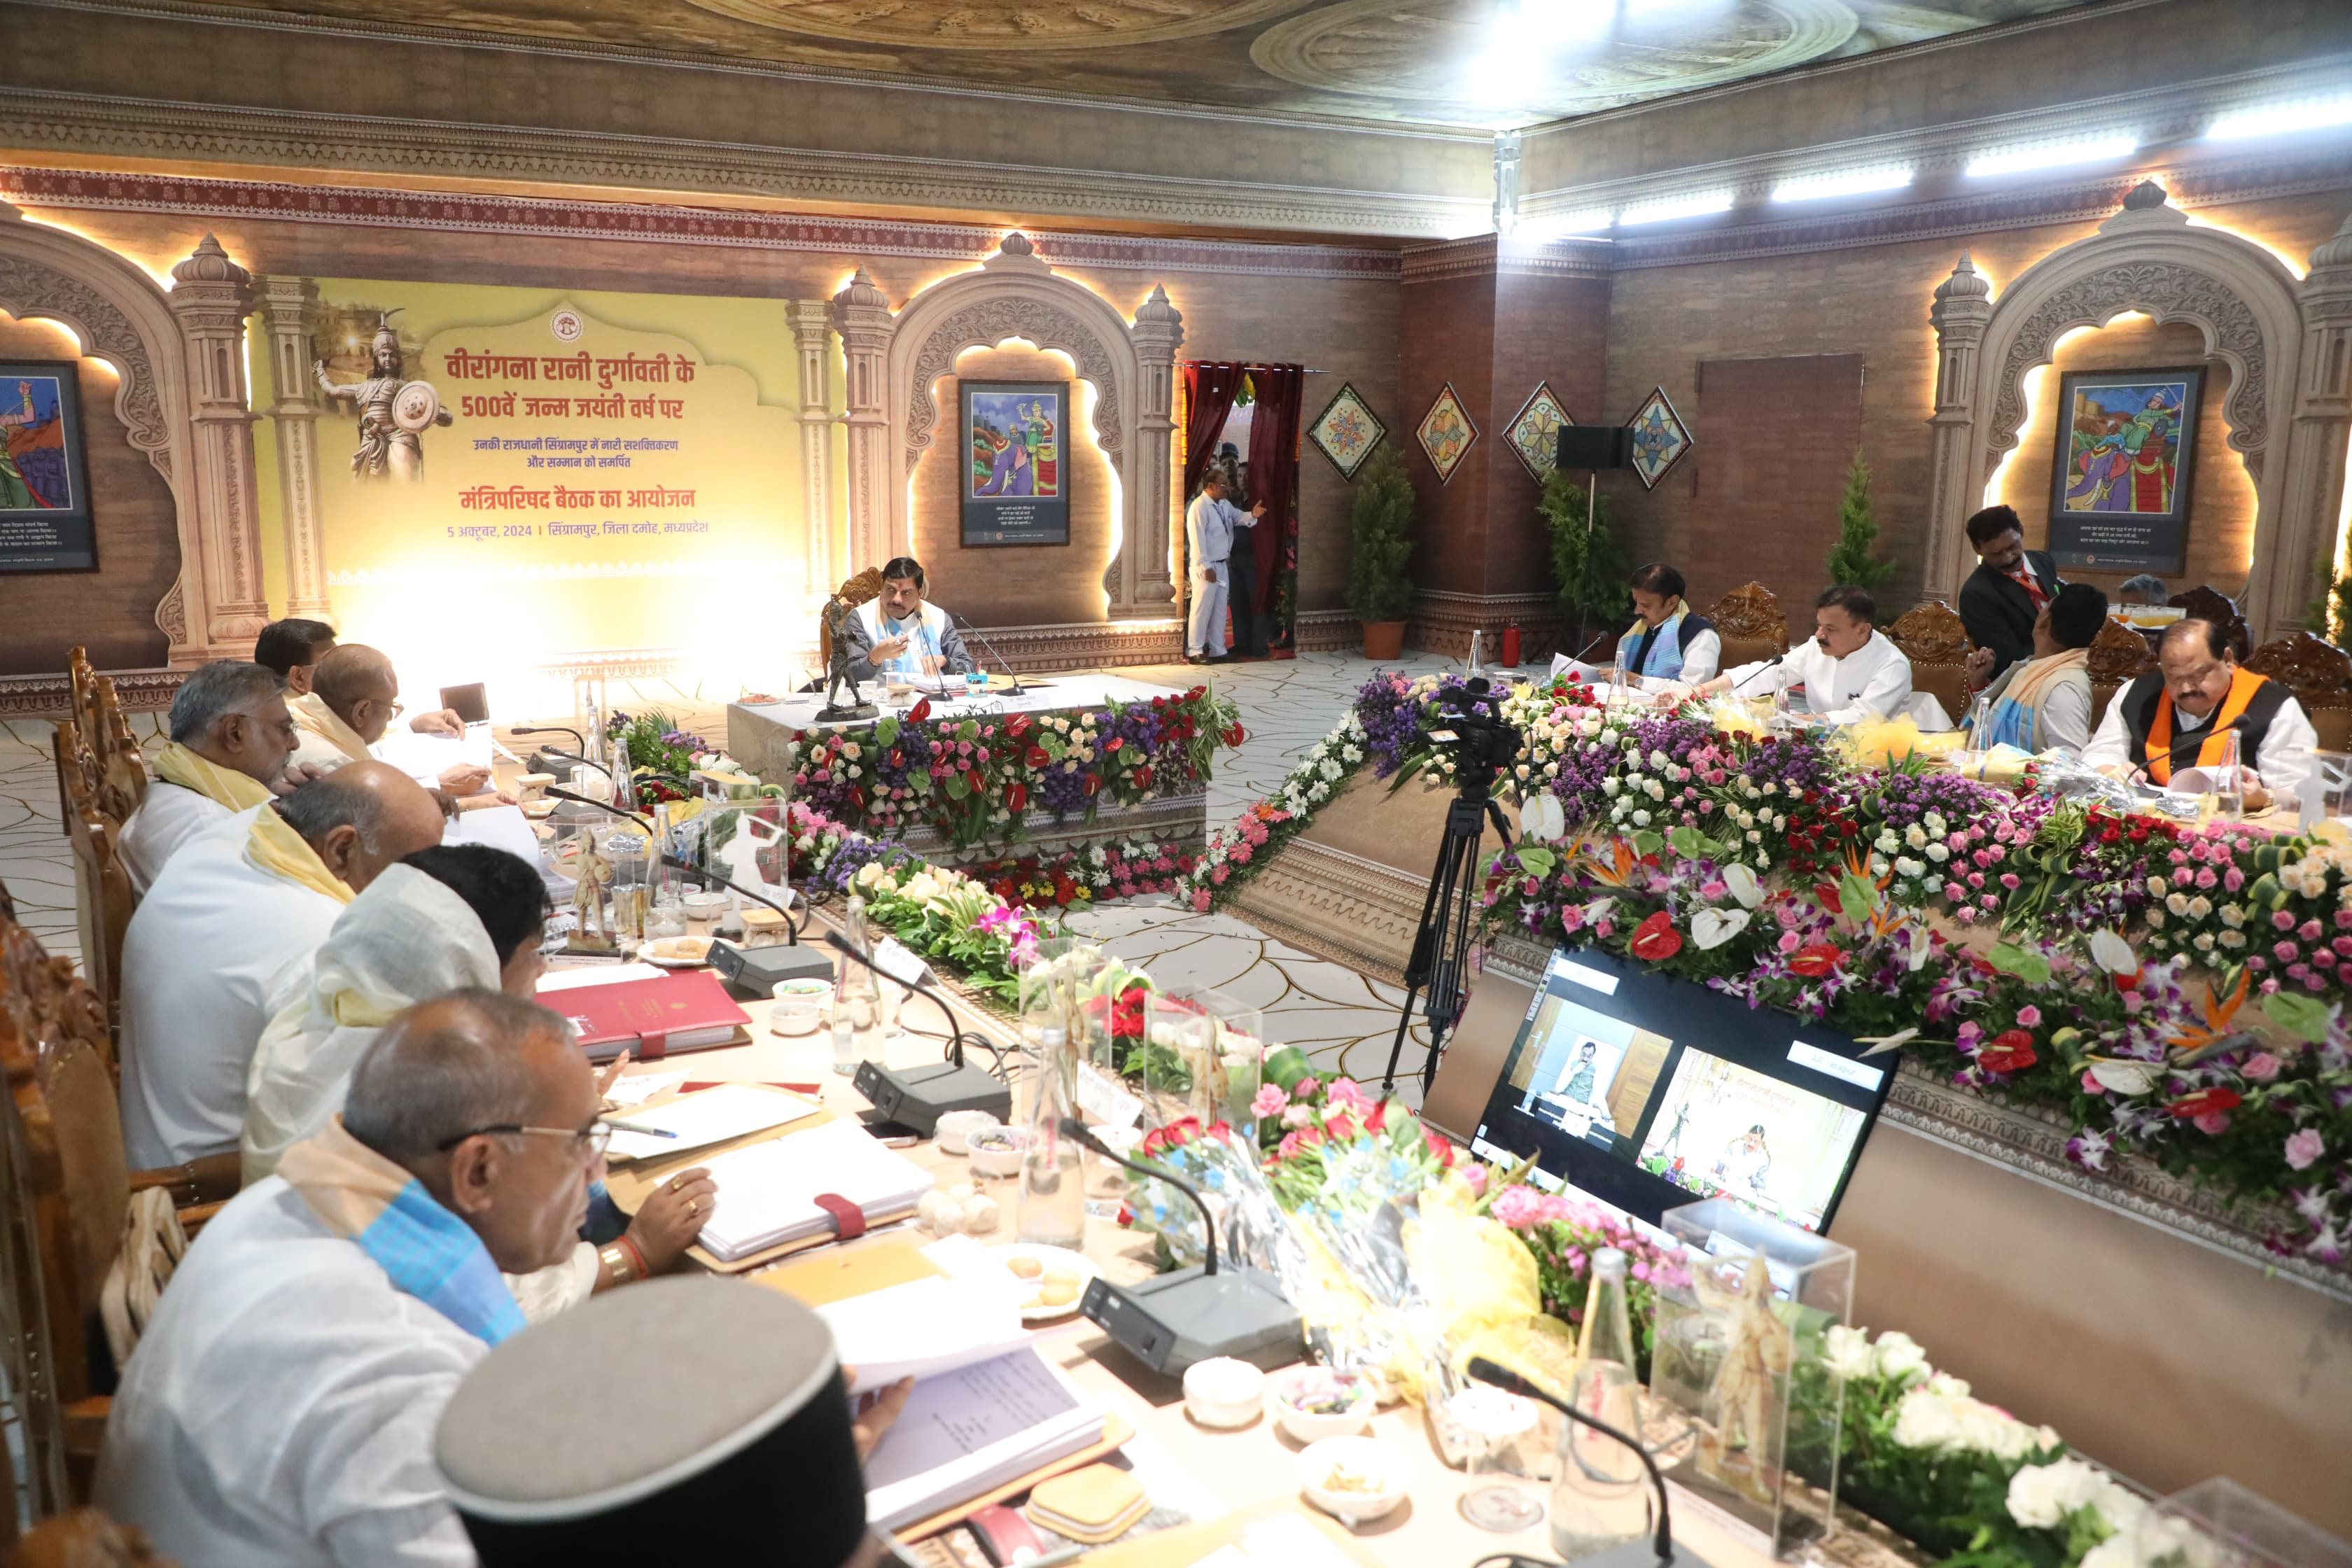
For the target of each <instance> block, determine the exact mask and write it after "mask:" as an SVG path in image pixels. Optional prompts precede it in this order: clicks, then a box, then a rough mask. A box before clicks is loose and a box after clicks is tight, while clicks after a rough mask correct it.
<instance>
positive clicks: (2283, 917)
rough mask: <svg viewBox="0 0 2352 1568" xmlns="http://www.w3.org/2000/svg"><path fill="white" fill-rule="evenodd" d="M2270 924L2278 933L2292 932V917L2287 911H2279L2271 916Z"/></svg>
mask: <svg viewBox="0 0 2352 1568" xmlns="http://www.w3.org/2000/svg"><path fill="white" fill-rule="evenodd" d="M2271 924H2272V925H2273V926H2275V927H2277V928H2278V929H2279V930H2280V931H2293V930H2294V914H2293V913H2292V912H2290V911H2289V910H2278V911H2276V912H2275V913H2273V915H2272V916H2271Z"/></svg>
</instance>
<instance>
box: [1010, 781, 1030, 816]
mask: <svg viewBox="0 0 2352 1568" xmlns="http://www.w3.org/2000/svg"><path fill="white" fill-rule="evenodd" d="M1028 804H1029V786H1028V785H1027V784H1013V785H1011V786H1010V787H1008V788H1007V789H1006V790H1005V792H1004V809H1005V810H1007V811H1012V812H1018V811H1020V810H1021V809H1022V808H1023V807H1024V806H1026V805H1028Z"/></svg>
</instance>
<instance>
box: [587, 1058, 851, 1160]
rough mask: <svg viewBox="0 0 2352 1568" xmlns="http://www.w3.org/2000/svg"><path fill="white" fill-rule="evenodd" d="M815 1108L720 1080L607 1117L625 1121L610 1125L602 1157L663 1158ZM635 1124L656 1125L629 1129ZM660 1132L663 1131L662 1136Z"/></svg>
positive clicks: (792, 1097) (769, 1091)
mask: <svg viewBox="0 0 2352 1568" xmlns="http://www.w3.org/2000/svg"><path fill="white" fill-rule="evenodd" d="M681 1076H682V1075H681ZM624 1081H625V1080H624ZM817 1110H819V1107H818V1105H817V1103H816V1102H815V1101H814V1100H803V1099H802V1098H801V1097H800V1096H799V1095H796V1094H782V1093H779V1092H778V1091H776V1090H775V1089H761V1088H760V1087H758V1086H757V1085H754V1084H748V1083H723V1084H720V1085H719V1087H718V1088H717V1089H704V1090H703V1091H702V1092H701V1093H699V1094H689V1095H687V1096H685V1097H683V1098H682V1099H678V1100H671V1101H670V1102H669V1103H668V1104H667V1105H663V1106H657V1107H656V1108H655V1109H653V1110H631V1111H629V1112H628V1113H627V1114H626V1115H624V1116H618V1117H614V1118H613V1119H612V1120H614V1121H620V1122H625V1123H626V1124H627V1126H626V1127H625V1128H615V1129H614V1132H613V1144H612V1147H611V1148H610V1149H608V1150H606V1151H605V1157H606V1158H608V1159H613V1160H667V1159H668V1158H669V1157H670V1156H672V1155H674V1154H686V1153H691V1152H693V1151H695V1150H697V1149H707V1148H709V1147H710V1145H712V1144H713V1143H724V1142H727V1141H728V1140H729V1139H730V1138H742V1137H747V1136H749V1135H750V1134H751V1133H754V1132H765V1131H767V1130H768V1129H769V1128H771V1127H782V1126H785V1125H787V1124H788V1123H791V1122H794V1121H801V1120H802V1119H803V1118H805V1117H810V1116H814V1115H815V1114H816V1113H817ZM640 1127H642V1128H647V1129H659V1131H644V1132H639V1131H633V1129H635V1128H640ZM665 1132H666V1133H667V1134H669V1136H668V1137H663V1136H662V1135H661V1134H662V1133H665Z"/></svg>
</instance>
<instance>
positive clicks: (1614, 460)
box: [1558, 425, 1633, 472]
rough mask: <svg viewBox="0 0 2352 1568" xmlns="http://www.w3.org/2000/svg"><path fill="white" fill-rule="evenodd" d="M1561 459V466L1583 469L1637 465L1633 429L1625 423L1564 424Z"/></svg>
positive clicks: (1561, 433)
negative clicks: (1628, 427)
mask: <svg viewBox="0 0 2352 1568" xmlns="http://www.w3.org/2000/svg"><path fill="white" fill-rule="evenodd" d="M1558 461H1559V466H1560V467H1561V468H1569V469H1571V470H1575V471H1579V472H1591V470H1593V469H1595V468H1632V467H1633V432H1632V431H1631V430H1628V429H1626V428H1625V427H1624V426H1622V425H1563V426H1560V427H1559V458H1558Z"/></svg>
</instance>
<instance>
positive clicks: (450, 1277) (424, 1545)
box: [97, 992, 597, 1568]
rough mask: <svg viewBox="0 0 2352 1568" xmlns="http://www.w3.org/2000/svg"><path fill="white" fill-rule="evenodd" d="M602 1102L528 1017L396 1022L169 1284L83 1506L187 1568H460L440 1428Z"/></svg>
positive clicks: (557, 1255) (566, 1187)
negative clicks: (93, 1496) (506, 1276)
mask: <svg viewBox="0 0 2352 1568" xmlns="http://www.w3.org/2000/svg"><path fill="white" fill-rule="evenodd" d="M420 1085H421V1086H423V1088H422V1092H420V1091H419V1086H420ZM596 1111H597V1104H596V1089H595V1086H594V1081H593V1077H592V1076H591V1074H590V1072H589V1068H588V1065H587V1061H586V1059H585V1058H583V1057H582V1056H581V1055H580V1053H579V1051H578V1050H577V1048H575V1047H572V1044H571V1041H570V1037H569V1035H568V1033H567V1032H566V1030H565V1029H564V1026H563V1022H562V1019H561V1018H559V1017H557V1016H554V1015H552V1014H551V1013H548V1012H547V1011H546V1010H545V1009H544V1008H540V1007H534V1006H531V1005H530V1004H528V1003H523V1002H519V1001H515V1000H513V999H511V998H507V997H500V996H497V995H487V994H484V993H480V992H459V993H457V994H454V995H451V996H446V997H443V998H441V999H439V1000H438V1001H436V1002H431V1003H427V1004H425V1005H422V1006H419V1007H416V1008H413V1009H411V1010H410V1011H409V1012H407V1013H406V1014H404V1015H403V1016H401V1017H400V1018H399V1019H396V1020H394V1024H393V1026H391V1027H390V1028H388V1029H386V1030H385V1032H384V1034H383V1037H380V1038H379V1039H378V1040H377V1041H376V1043H375V1044H374V1046H373V1047H371V1051H370V1055H369V1058H367V1059H365V1060H363V1062H362V1067H361V1068H360V1071H359V1074H358V1076H357V1077H356V1078H355V1079H354V1081H353V1083H352V1095H351V1100H350V1101H349V1103H348V1105H347V1106H346V1108H345V1110H344V1112H343V1115H342V1116H341V1118H339V1119H338V1120H337V1121H335V1122H334V1123H332V1124H331V1127H330V1128H329V1129H328V1131H326V1132H324V1133H322V1134H321V1135H320V1138H319V1139H318V1140H316V1141H314V1142H312V1143H310V1144H306V1145H300V1146H298V1149H297V1150H296V1151H293V1152H289V1156H288V1160H287V1163H286V1164H285V1165H284V1166H283V1167H281V1172H280V1173H279V1174H278V1175H274V1176H271V1177H268V1179H266V1180H264V1181H262V1182H260V1183H259V1184H257V1185H254V1186H251V1187H247V1189H246V1190H245V1191H244V1192H243V1193H241V1194H238V1195H237V1196H236V1199H235V1200H234V1201H232V1202H231V1203H230V1204H229V1205H228V1206H227V1207H226V1208H225V1209H224V1210H222V1211H221V1213H220V1215H218V1216H217V1217H215V1219H214V1220H213V1222H212V1223H211V1224H210V1225H208V1226H205V1229H204V1232H203V1233H202V1234H201V1235H200V1236H198V1237H197V1238H196V1241H195V1245H194V1247H192V1248H191V1249H190V1250H189V1253H188V1255H187V1257H186V1258H185V1259H184V1260H183V1262H182V1263H181V1265H180V1267H179V1269H178V1271H177V1272H176V1273H175V1274H174V1275H173V1279H172V1284H171V1289H168V1290H166V1291H165V1292H164V1293H163V1304H162V1306H161V1308H160V1309H159V1310H157V1312H156V1314H155V1316H154V1318H153V1319H152V1321H150V1322H149V1323H148V1325H147V1329H146V1331H145V1333H144V1334H143V1335H142V1338H141V1340H140V1342H139V1348H138V1350H137V1351H136V1352H134V1353H133V1354H132V1355H131V1363H130V1365H129V1366H128V1367H127V1368H126V1369H125V1371H124V1373H123V1378H122V1386H121V1392H120V1393H118V1394H116V1396H115V1400H114V1406H113V1410H112V1413H111V1415H110V1418H109V1419H108V1422H107V1426H106V1441H105V1447H104V1448H103V1449H102V1451H101V1453H100V1460H99V1472H98V1488H97V1497H98V1501H99V1504H100V1506H101V1507H102V1508H104V1509H105V1510H107V1511H108V1512H109V1513H110V1514H112V1515H113V1516H114V1518H116V1519H117V1520H119V1521H121V1522H123V1523H126V1524H134V1525H137V1526H138V1527H139V1528H141V1529H142V1530H144V1531H146V1532H147V1534H148V1536H149V1538H150V1539H151V1540H152V1542H154V1545H155V1548H156V1551H157V1552H158V1553H159V1554H160V1555H163V1556H166V1557H170V1558H172V1559H174V1560H176V1561H178V1562H180V1563H185V1564H187V1568H210V1565H212V1564H223V1565H234V1568H326V1565H337V1568H362V1565H366V1568H376V1565H383V1568H438V1565H446V1568H460V1565H465V1564H471V1563H473V1562H474V1561H475V1557H474V1552H473V1549H472V1547H471V1545H470V1544H469V1543H468V1542H467V1538H466V1533H465V1529H464V1526H463V1525H462V1524H460V1523H459V1521H458V1520H457V1516H456V1514H455V1513H454V1512H453V1511H452V1510H450V1507H449V1505H448V1500H447V1498H446V1493H445V1491H444V1489H443V1486H442V1483H441V1480H440V1479H439V1475H438V1472H437V1471H436V1469H435V1468H434V1464H433V1433H434V1428H435V1426H436V1423H437V1422H438V1421H439V1419H440V1416H441V1411H442V1408H443V1406H445V1405H447V1403H448V1402H449V1396H450V1395H451V1394H453V1393H455V1392H456V1390H457V1384H458V1382H459V1381H460V1380H461V1379H462V1378H463V1377H464V1376H465V1374H466V1373H467V1371H468V1370H469V1369H470V1368H472V1367H473V1366H474V1364H475V1363H477V1362H478V1361H479V1360H480V1359H481V1358H482V1356H483V1355H485V1354H486V1353H487V1352H488V1349H489V1347H490V1346H491V1345H493V1344H495V1343H498V1342H499V1341H500V1340H502V1339H504V1338H506V1337H508V1336H509V1335H511V1334H512V1333H514V1332H516V1331H519V1330H520V1328H521V1327H522V1320H521V1315H520V1312H519V1311H517V1310H516V1309H515V1307H514V1303H513V1300H512V1298H511V1297H509V1296H507V1295H506V1293H505V1288H504V1286H503V1285H501V1284H500V1283H499V1277H498V1273H497V1270H498V1269H505V1270H508V1271H509V1272H515V1273H523V1272H529V1271H531V1270H535V1269H539V1268H546V1267H549V1266H551V1265H553V1264H557V1263H560V1262H562V1260H563V1259H565V1258H568V1257H570V1255H571V1253H572V1248H573V1246H574V1238H575V1236H576V1233H577V1230H578V1227H579V1226H580V1223H581V1221H582V1218H583V1215H585V1213H586V1210H587V1206H588V1186H589V1181H590V1177H591V1174H592V1170H593V1165H594V1163H595V1156H594V1153H593V1143H592V1142H590V1140H589V1137H588V1134H589V1132H590V1131H593V1127H594V1125H595V1119H596ZM427 1122H429V1123H430V1125H426V1124H425V1123H427ZM519 1127H520V1128H529V1129H530V1131H529V1132H528V1133H524V1132H516V1131H484V1130H485V1129H512V1128H519ZM542 1130H544V1131H542ZM404 1137H406V1138H408V1139H409V1141H413V1142H418V1143H421V1144H422V1145H423V1147H421V1148H415V1149H411V1148H406V1147H403V1146H402V1142H403V1139H404ZM585 1374H587V1369H584V1368H583V1375H585ZM583 1440H588V1439H587V1438H586V1437H585V1436H583Z"/></svg>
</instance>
